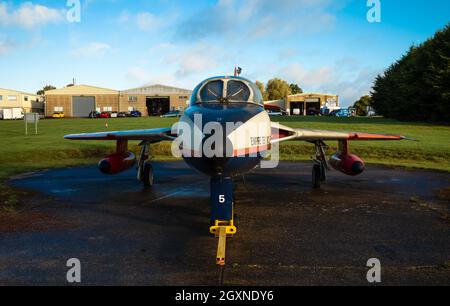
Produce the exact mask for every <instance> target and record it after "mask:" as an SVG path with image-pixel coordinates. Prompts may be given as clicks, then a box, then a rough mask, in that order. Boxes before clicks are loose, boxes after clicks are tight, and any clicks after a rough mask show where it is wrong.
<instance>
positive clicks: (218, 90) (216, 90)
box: [200, 80, 223, 102]
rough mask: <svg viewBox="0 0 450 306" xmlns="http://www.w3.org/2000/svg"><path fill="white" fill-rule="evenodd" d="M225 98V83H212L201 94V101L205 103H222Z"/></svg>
mask: <svg viewBox="0 0 450 306" xmlns="http://www.w3.org/2000/svg"><path fill="white" fill-rule="evenodd" d="M222 98H223V81H221V80H217V81H211V82H209V83H208V84H206V85H205V86H204V87H203V88H202V90H201V92H200V99H201V101H203V102H212V101H221V100H222Z"/></svg>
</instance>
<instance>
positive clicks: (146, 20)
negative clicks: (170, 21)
mask: <svg viewBox="0 0 450 306" xmlns="http://www.w3.org/2000/svg"><path fill="white" fill-rule="evenodd" d="M136 23H137V25H138V27H139V29H141V30H144V31H154V30H157V29H158V28H159V27H160V26H161V25H162V20H161V19H160V18H159V17H157V16H155V15H153V14H151V13H147V12H145V13H139V14H138V15H137V16H136Z"/></svg>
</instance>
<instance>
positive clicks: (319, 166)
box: [312, 141, 330, 189]
mask: <svg viewBox="0 0 450 306" xmlns="http://www.w3.org/2000/svg"><path fill="white" fill-rule="evenodd" d="M314 144H315V146H316V156H315V157H314V162H315V165H314V166H313V169H312V185H313V188H315V189H318V188H320V185H321V183H323V182H325V181H326V180H327V171H328V170H330V166H329V164H328V160H327V157H326V154H325V151H326V149H327V145H326V144H325V143H324V142H323V141H317V142H315V143H314Z"/></svg>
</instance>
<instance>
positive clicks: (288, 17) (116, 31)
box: [0, 0, 450, 106]
mask: <svg viewBox="0 0 450 306" xmlns="http://www.w3.org/2000/svg"><path fill="white" fill-rule="evenodd" d="M77 2H80V14H79V15H77V14H75V15H73V12H74V10H73V8H74V7H75V8H76V7H77ZM368 2H379V3H380V4H381V6H380V7H381V9H380V11H379V13H380V14H379V15H377V16H380V18H381V19H380V20H379V22H369V20H368V18H367V15H368V11H369V10H371V9H372V8H373V7H374V4H370V3H369V6H368ZM375 5H376V3H375ZM371 12H373V11H371ZM68 15H69V17H74V16H75V17H77V16H79V17H80V18H79V22H78V21H77V20H74V18H68ZM369 15H370V16H373V15H372V14H369ZM75 19H76V18H75ZM449 22H450V1H448V0H426V1H425V0H377V1H375V0H370V1H367V0H339V1H337V0H335V1H333V0H278V1H274V0H247V1H246V0H192V1H175V0H173V1H172V0H147V1H143V0H133V1H126V0H84V1H83V0H81V1H77V0H75V1H74V0H47V1H45V0H43V1H2V0H0V88H8V89H16V90H22V91H26V92H36V91H37V90H38V89H40V88H42V87H43V86H44V85H47V84H51V85H53V86H56V87H58V88H59V87H63V86H65V85H67V84H69V83H71V82H72V79H73V78H75V79H76V83H77V84H88V85H94V86H100V87H105V88H112V89H117V90H124V89H129V88H135V87H140V86H143V85H147V84H165V85H171V86H177V87H182V88H187V89H192V88H194V87H195V85H197V84H198V83H199V82H201V81H202V80H203V79H206V78H208V77H210V76H216V75H231V74H233V71H234V67H235V66H236V65H237V66H240V67H242V68H243V74H242V76H243V77H246V78H249V79H250V80H252V81H256V80H259V81H262V82H267V81H268V80H269V79H271V78H274V77H279V78H282V79H285V80H286V81H288V82H290V83H297V84H299V85H300V87H301V88H303V90H304V91H305V92H326V93H333V94H338V95H339V96H340V97H341V104H343V105H345V106H348V105H351V104H353V103H354V101H356V100H357V99H358V98H359V97H360V96H362V95H365V94H368V93H369V92H370V90H371V87H372V84H373V81H374V79H375V77H376V76H377V75H378V74H382V73H383V71H384V70H385V69H386V68H387V67H389V65H391V64H392V63H393V62H395V61H396V60H397V59H399V58H400V57H401V56H402V55H403V54H405V53H406V52H407V51H408V49H409V48H410V47H411V46H412V45H417V44H420V43H421V42H423V41H425V40H426V39H427V38H429V37H431V36H432V35H433V34H434V33H435V32H436V31H437V30H439V29H442V28H443V27H444V26H445V25H447V24H448V23H449Z"/></svg>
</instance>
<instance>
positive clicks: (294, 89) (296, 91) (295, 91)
mask: <svg viewBox="0 0 450 306" xmlns="http://www.w3.org/2000/svg"><path fill="white" fill-rule="evenodd" d="M289 87H290V88H291V94H293V95H296V94H301V93H303V89H301V88H300V86H298V85H297V84H294V83H293V84H291V85H289Z"/></svg>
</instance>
